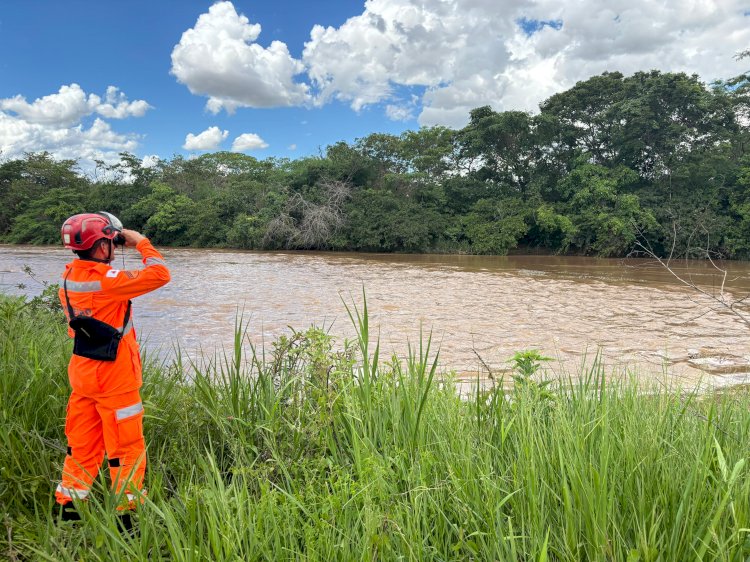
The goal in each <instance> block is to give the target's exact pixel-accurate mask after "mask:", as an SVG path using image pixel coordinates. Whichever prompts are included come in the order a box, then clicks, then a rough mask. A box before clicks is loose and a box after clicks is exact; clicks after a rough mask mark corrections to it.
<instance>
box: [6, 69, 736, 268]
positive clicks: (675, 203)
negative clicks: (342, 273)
mask: <svg viewBox="0 0 750 562" xmlns="http://www.w3.org/2000/svg"><path fill="white" fill-rule="evenodd" d="M91 210H108V211H110V212H112V213H114V214H116V215H117V216H119V217H120V218H121V219H122V221H123V222H124V223H125V225H126V226H127V227H128V228H133V229H137V230H140V231H142V232H143V233H144V234H146V235H147V236H149V237H150V238H151V239H152V240H153V241H154V242H155V243H156V244H160V245H169V246H192V247H231V248H245V249H315V250H355V251H375V252H446V253H452V252H461V253H475V254H506V253H508V252H509V251H539V252H550V253H570V254H581V255H599V256H623V255H627V254H628V253H629V252H631V251H632V250H633V248H634V247H635V245H636V243H637V242H639V241H640V242H645V243H647V244H648V245H649V247H651V248H654V249H655V252H656V253H658V254H662V255H664V254H668V253H673V252H674V253H677V254H683V255H684V254H689V253H690V252H691V251H693V252H694V251H696V249H697V248H700V249H701V251H702V252H705V251H706V250H708V251H709V252H711V253H713V255H717V256H720V257H724V258H732V259H750V87H748V81H747V80H735V81H730V82H722V83H715V84H711V85H706V84H704V83H702V82H701V81H700V79H699V77H698V76H695V75H693V76H689V75H686V74H683V73H663V72H659V71H650V72H638V73H636V74H634V75H632V76H627V77H626V76H624V75H622V74H620V73H618V72H609V73H604V74H602V75H599V76H594V77H591V78H589V79H588V80H585V81H582V82H579V83H577V84H576V85H575V86H574V87H572V88H570V89H569V90H567V91H564V92H561V93H558V94H555V95H553V96H552V97H550V98H549V99H547V100H546V101H544V102H543V103H542V104H541V105H540V111H539V112H538V113H537V114H534V115H532V114H529V113H525V112H520V111H504V112H496V111H493V110H492V109H491V108H490V107H479V108H476V109H474V110H473V111H471V114H470V121H469V123H468V124H467V125H466V126H465V127H464V128H463V129H460V130H454V129H448V128H445V127H430V128H421V129H419V130H415V131H406V132H404V133H403V134H401V135H390V134H381V133H373V134H370V135H369V136H367V137H364V138H361V139H358V140H356V141H355V142H353V143H346V142H338V143H336V144H333V145H331V146H328V147H327V148H326V149H325V151H324V152H322V153H321V154H320V155H319V156H315V157H305V158H300V159H296V160H290V159H279V158H267V159H264V160H258V159H256V158H253V157H251V156H246V155H243V154H236V153H229V152H217V153H212V154H205V155H203V156H199V157H197V158H184V157H182V156H175V157H173V158H172V159H170V160H162V161H159V162H158V163H156V165H153V166H149V167H146V166H144V165H143V163H142V162H141V161H140V159H138V158H137V157H135V156H134V155H132V154H122V159H121V161H120V162H119V163H118V164H116V165H105V164H103V163H98V165H97V167H96V169H95V170H94V171H92V172H90V173H88V174H86V175H84V174H81V173H79V170H78V167H77V163H76V161H74V160H55V159H54V158H52V157H51V156H50V155H49V154H47V153H34V154H26V155H25V156H24V157H23V158H17V159H5V160H2V161H0V241H2V242H5V243H31V244H57V243H59V240H60V237H59V229H60V225H61V224H62V222H63V221H64V220H65V219H66V218H67V217H68V216H70V215H72V214H75V213H78V212H84V211H91Z"/></svg>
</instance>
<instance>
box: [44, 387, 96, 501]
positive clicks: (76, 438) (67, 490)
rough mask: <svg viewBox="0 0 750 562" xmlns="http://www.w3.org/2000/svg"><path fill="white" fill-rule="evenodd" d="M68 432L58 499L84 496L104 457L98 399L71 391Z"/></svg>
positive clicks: (67, 423)
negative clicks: (66, 452) (66, 450)
mask: <svg viewBox="0 0 750 562" xmlns="http://www.w3.org/2000/svg"><path fill="white" fill-rule="evenodd" d="M65 435H66V437H67V438H68V454H67V455H66V456H65V463H64V464H63V473H62V482H60V484H59V485H58V486H57V489H56V490H55V500H56V501H57V502H58V503H67V502H69V501H71V499H73V498H79V499H84V498H85V497H86V496H87V495H88V492H89V489H90V488H91V483H92V482H93V481H94V478H96V475H97V473H98V472H99V467H100V466H101V464H102V460H103V459H104V436H103V431H102V420H101V418H100V417H99V412H98V411H97V408H96V401H95V400H93V399H91V398H86V397H84V396H80V395H78V394H76V393H73V394H71V395H70V399H69V400H68V411H67V414H66V416H65Z"/></svg>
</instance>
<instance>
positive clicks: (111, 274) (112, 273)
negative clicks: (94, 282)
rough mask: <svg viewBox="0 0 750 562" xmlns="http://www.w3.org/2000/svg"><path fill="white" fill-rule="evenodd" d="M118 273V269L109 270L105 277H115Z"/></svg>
mask: <svg viewBox="0 0 750 562" xmlns="http://www.w3.org/2000/svg"><path fill="white" fill-rule="evenodd" d="M118 273H120V270H119V269H110V270H109V271H108V272H107V275H106V277H117V274H118Z"/></svg>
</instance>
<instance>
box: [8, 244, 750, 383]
mask: <svg viewBox="0 0 750 562" xmlns="http://www.w3.org/2000/svg"><path fill="white" fill-rule="evenodd" d="M163 253H164V255H165V258H166V260H167V263H168V265H169V268H170V270H171V272H172V281H171V283H170V284H169V285H167V286H166V287H164V288H162V289H160V290H158V291H156V292H154V293H151V294H148V295H144V296H143V297H139V298H137V299H136V300H135V302H134V307H133V310H134V318H135V326H136V329H137V331H138V334H139V338H140V339H141V341H142V342H143V343H144V345H145V346H146V347H147V348H148V349H149V350H151V351H152V352H158V353H160V354H162V355H163V356H168V355H169V354H170V353H171V352H172V350H173V348H174V345H175V344H177V343H179V345H180V347H181V348H182V349H184V350H185V351H187V352H188V353H197V352H198V351H200V350H202V351H204V352H211V353H212V352H213V351H215V350H216V349H220V348H221V347H222V346H225V347H227V348H229V347H231V345H232V340H233V328H234V323H235V318H236V316H237V314H238V312H239V313H242V314H243V316H244V319H245V321H246V323H247V326H248V334H249V338H250V339H251V340H252V342H253V343H255V344H256V346H258V347H259V348H262V347H263V345H265V346H266V349H268V350H270V348H271V343H272V342H273V341H274V340H275V339H276V338H277V337H278V336H280V335H282V334H286V335H288V334H289V333H290V328H289V327H290V326H291V327H292V328H294V329H297V330H302V329H305V328H307V327H309V326H311V325H317V326H322V327H325V328H326V329H328V330H329V331H330V332H331V333H332V334H334V335H336V336H337V337H338V339H339V341H341V340H343V338H345V337H348V338H352V337H354V334H355V331H354V328H353V326H352V325H351V322H350V320H349V317H348V315H347V312H346V308H345V306H344V303H345V302H346V303H347V304H349V305H352V304H355V305H356V306H358V307H361V305H362V300H363V299H362V291H363V289H364V291H365V293H366V295H367V305H368V309H369V311H370V324H371V332H372V333H373V334H378V333H379V336H380V342H381V348H383V351H384V352H385V354H386V355H390V354H391V353H396V354H398V355H400V356H404V355H405V354H406V352H407V342H411V343H412V345H415V344H418V342H419V334H420V329H421V330H422V331H423V333H424V334H428V333H429V332H431V333H432V340H433V347H439V349H440V365H441V367H442V368H443V369H445V370H448V369H451V370H455V371H456V372H457V373H459V375H460V376H463V377H465V378H470V377H472V376H475V375H473V374H475V373H482V375H483V376H486V375H487V369H488V368H489V369H490V370H491V371H492V372H493V373H497V372H500V371H502V370H504V369H507V367H508V359H509V358H510V357H511V356H512V355H513V353H514V352H516V351H519V350H524V349H529V348H536V349H539V350H541V351H542V352H543V353H544V354H546V355H548V356H550V357H552V358H554V361H553V362H551V363H550V368H551V370H552V371H554V372H555V373H556V374H558V375H559V374H562V373H567V374H574V373H576V372H578V371H579V370H580V368H579V367H580V365H581V364H582V362H587V363H590V362H591V360H592V359H593V357H594V356H595V355H596V354H597V353H600V354H601V356H602V357H603V358H604V362H605V364H606V365H607V369H608V370H609V371H610V372H612V373H623V372H625V369H630V370H631V371H636V372H638V373H640V375H641V376H655V377H656V376H659V375H660V374H662V373H664V372H667V373H668V374H669V376H670V377H673V378H674V379H676V380H678V381H680V383H681V384H686V385H692V384H693V383H695V382H696V381H698V380H699V379H700V380H702V381H703V382H707V383H709V384H713V385H726V384H737V383H745V382H748V381H750V338H749V337H748V336H749V335H750V328H749V327H748V326H747V325H746V324H744V323H743V322H742V321H741V320H739V319H738V318H736V317H735V316H733V315H732V314H730V313H728V312H727V311H726V310H722V309H721V307H717V306H715V305H714V303H713V302H712V300H711V299H710V298H708V297H706V296H703V295H701V294H700V293H699V292H697V291H695V290H694V289H691V288H688V287H685V286H684V285H681V284H680V283H679V282H678V281H677V280H676V279H675V278H674V277H673V276H672V275H671V274H670V273H669V272H668V271H666V270H665V269H664V268H662V267H661V266H659V265H658V264H655V263H653V262H649V261H645V260H633V259H627V260H613V259H595V258H579V257H554V256H553V257H550V256H511V257H482V256H453V255H450V256H444V255H391V254H388V255H385V254H355V253H300V252H273V253H270V252H240V251H215V250H187V249H166V250H164V251H163ZM70 257H71V254H70V252H69V251H67V250H64V249H61V248H39V247H28V246H0V290H2V291H3V292H5V293H12V294H36V293H38V292H39V291H40V290H41V287H40V286H39V285H38V284H36V283H35V282H34V281H32V280H30V279H29V278H28V276H27V275H26V274H25V273H24V272H23V268H24V266H25V265H28V266H29V267H31V269H32V270H33V272H34V273H35V275H36V276H37V277H38V278H39V279H40V280H44V281H48V282H54V283H56V282H58V281H59V279H60V273H61V271H62V270H63V268H64V264H65V263H66V262H67V261H68V260H69V259H70ZM124 264H125V267H126V268H138V267H141V264H140V261H139V260H138V259H137V253H136V252H134V251H133V250H127V251H126V257H125V261H124ZM717 265H719V266H720V267H723V268H726V270H727V276H726V279H725V278H724V276H723V275H722V274H721V273H720V272H719V271H718V270H717V269H715V268H714V267H713V266H712V265H711V264H710V263H705V262H690V263H687V264H686V263H685V262H680V263H679V264H678V268H677V271H678V272H679V273H680V274H681V275H683V276H685V277H688V276H690V278H691V279H692V280H693V281H694V282H695V283H696V284H697V285H698V286H699V287H701V288H702V289H704V290H705V291H706V292H708V293H709V294H712V295H716V296H719V294H720V290H721V286H722V282H723V281H725V286H724V291H725V297H726V298H727V300H728V301H729V302H732V301H734V300H737V299H740V298H742V297H744V296H745V295H747V294H750V263H747V262H729V263H727V262H724V263H721V264H717ZM113 266H114V267H115V268H122V267H123V261H122V258H121V257H120V256H118V257H117V259H116V261H115V262H114V263H113ZM19 283H24V284H26V288H25V289H20V288H18V286H17V285H18V284H19ZM749 300H750V299H749ZM741 306H742V305H740V310H744V312H745V313H746V314H748V315H750V309H748V308H747V307H746V308H744V309H743V308H741Z"/></svg>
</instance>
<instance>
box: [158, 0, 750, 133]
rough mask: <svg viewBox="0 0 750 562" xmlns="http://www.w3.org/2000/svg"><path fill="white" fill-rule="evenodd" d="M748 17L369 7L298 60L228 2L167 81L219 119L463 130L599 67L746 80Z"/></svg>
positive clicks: (314, 39) (728, 7)
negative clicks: (483, 113)
mask: <svg viewBox="0 0 750 562" xmlns="http://www.w3.org/2000/svg"><path fill="white" fill-rule="evenodd" d="M746 12H747V7H746V5H745V4H743V3H742V2H741V1H739V0H724V1H722V2H716V1H715V0H690V1H689V2H685V1H683V0H664V1H663V2H659V3H654V2H651V1H650V0H628V1H624V0H613V1H612V2H608V3H606V4H602V3H601V2H599V1H597V0H557V1H552V0H538V1H532V0H419V1H417V0H367V1H366V2H365V5H364V9H363V12H362V13H361V14H360V15H357V16H355V17H352V18H350V19H348V20H347V21H346V22H345V23H344V24H342V25H341V26H339V27H331V26H328V27H326V26H323V25H315V26H314V27H313V28H312V30H311V31H310V39H309V41H307V42H306V43H305V46H304V49H303V52H302V53H301V56H300V58H299V59H296V58H294V57H292V56H291V54H290V53H289V50H288V48H287V47H286V45H285V44H284V43H281V42H279V41H274V42H272V43H271V45H270V46H269V47H268V48H264V47H263V46H261V45H260V44H259V43H258V42H257V39H258V38H259V36H260V32H261V26H260V24H257V23H250V22H249V20H248V19H247V18H246V17H245V16H243V15H240V14H238V13H237V11H236V9H235V7H234V5H233V4H232V3H231V2H228V1H225V2H219V3H217V4H214V5H213V6H212V7H211V8H210V9H209V11H208V12H207V13H205V14H202V15H201V16H200V17H199V18H198V21H197V22H196V25H195V26H194V27H193V28H191V29H188V30H187V31H185V33H184V34H183V35H182V39H181V40H180V42H179V43H178V44H177V45H176V46H175V47H174V50H173V52H172V73H173V74H174V75H175V76H176V77H177V79H178V80H179V81H180V82H182V83H183V84H185V85H186V86H187V87H188V88H189V89H190V91H191V92H193V93H195V94H199V95H204V96H207V97H208V102H207V108H208V109H209V110H210V111H214V112H217V111H220V110H221V109H225V110H226V111H228V112H232V111H234V110H235V109H236V108H238V107H277V106H290V105H309V104H314V105H323V104H326V103H329V102H331V101H332V100H339V101H343V102H345V103H348V104H349V105H350V106H351V107H352V109H354V110H355V111H359V110H361V109H362V108H364V107H366V106H371V105H379V106H382V110H383V112H384V113H385V114H386V116H387V117H389V118H391V119H394V120H404V119H411V118H413V117H412V115H417V119H418V122H419V124H420V125H436V124H441V125H448V126H454V127H459V126H462V125H463V124H465V123H466V121H467V119H468V113H469V111H470V110H471V109H473V108H475V107H477V106H481V105H491V106H493V107H494V108H495V109H497V110H507V109H521V110H534V109H536V108H537V106H538V104H539V103H540V102H541V101H543V100H544V99H546V98H547V97H549V96H550V95H552V94H554V93H556V92H559V91H562V90H564V89H566V88H569V87H571V86H572V85H574V84H575V82H577V81H579V80H584V79H586V78H588V77H590V76H592V75H596V74H600V73H601V72H604V71H615V70H618V71H621V72H623V73H624V74H631V73H633V72H635V71H638V70H650V69H652V68H656V69H659V70H663V71H676V72H678V71H684V72H688V73H691V74H692V73H697V74H699V75H700V76H701V78H702V79H704V80H713V79H719V78H727V77H730V76H734V75H736V74H739V73H740V72H742V71H743V70H745V69H744V67H743V66H742V64H740V63H738V62H737V61H735V60H734V59H733V55H734V54H735V53H737V52H739V51H742V50H744V49H747V48H748V46H750V17H748V16H747V15H746ZM413 95H417V96H418V103H417V104H412V102H411V101H410V98H411V96H413Z"/></svg>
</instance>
